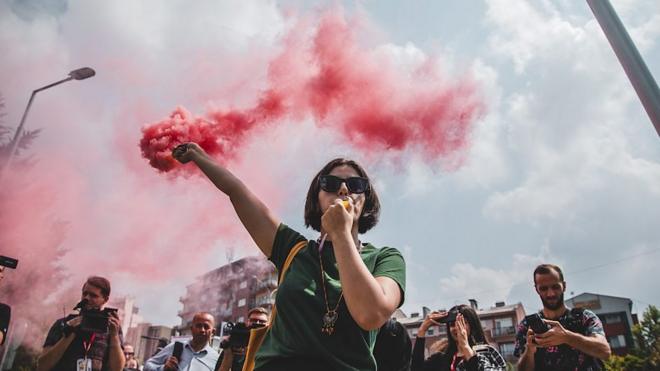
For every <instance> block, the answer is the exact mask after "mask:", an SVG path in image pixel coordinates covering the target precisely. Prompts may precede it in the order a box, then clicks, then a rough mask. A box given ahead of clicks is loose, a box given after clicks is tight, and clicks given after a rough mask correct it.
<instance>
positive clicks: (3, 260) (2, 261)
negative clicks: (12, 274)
mask: <svg viewBox="0 0 660 371" xmlns="http://www.w3.org/2000/svg"><path fill="white" fill-rule="evenodd" d="M0 265H1V266H3V267H7V268H11V269H16V267H17V266H18V259H14V258H10V257H8V256H2V255H0Z"/></svg>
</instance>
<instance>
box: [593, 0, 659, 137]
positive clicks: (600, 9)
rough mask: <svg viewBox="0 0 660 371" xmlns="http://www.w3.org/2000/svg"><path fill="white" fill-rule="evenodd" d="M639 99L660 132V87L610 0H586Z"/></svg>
mask: <svg viewBox="0 0 660 371" xmlns="http://www.w3.org/2000/svg"><path fill="white" fill-rule="evenodd" d="M587 4H589V7H591V11H592V12H593V13H594V16H595V17H596V20H597V21H598V23H599V24H600V27H601V28H602V29H603V32H604V33H605V37H607V40H609V42H610V45H611V46H612V49H613V50H614V53H615V54H616V56H617V58H619V62H620V63H621V66H622V67H623V70H624V71H625V72H626V75H628V79H629V80H630V83H631V84H632V86H633V88H634V89H635V92H636V93H637V96H638V97H639V100H640V101H641V102H642V105H643V106H644V109H645V110H646V113H647V114H648V116H649V118H650V119H651V123H652V124H653V126H654V127H655V130H656V132H657V133H658V135H660V90H658V84H657V83H656V82H655V79H653V75H652V74H651V72H650V71H649V69H648V67H646V63H644V59H643V58H642V56H641V54H639V51H638V50H637V47H635V43H633V41H632V39H631V38H630V35H628V31H626V28H625V27H624V26H623V23H622V22H621V19H619V16H618V15H617V14H616V11H615V10H614V7H612V4H610V2H609V0H587Z"/></svg>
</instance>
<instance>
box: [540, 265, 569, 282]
mask: <svg viewBox="0 0 660 371" xmlns="http://www.w3.org/2000/svg"><path fill="white" fill-rule="evenodd" d="M553 271H555V272H557V274H558V275H559V280H561V282H564V273H563V272H562V271H561V268H559V266H556V265H554V264H540V265H539V266H537V267H536V269H534V275H533V278H534V285H536V275H537V274H552V272H553Z"/></svg>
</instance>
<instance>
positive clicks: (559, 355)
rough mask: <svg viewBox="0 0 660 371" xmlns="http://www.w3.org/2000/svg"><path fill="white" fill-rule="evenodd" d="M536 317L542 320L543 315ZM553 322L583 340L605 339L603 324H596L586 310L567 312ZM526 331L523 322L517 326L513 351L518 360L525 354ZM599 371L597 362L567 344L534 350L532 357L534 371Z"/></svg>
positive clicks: (593, 315)
mask: <svg viewBox="0 0 660 371" xmlns="http://www.w3.org/2000/svg"><path fill="white" fill-rule="evenodd" d="M539 315H540V316H541V318H545V317H543V311H540V312H539ZM557 322H559V323H561V325H562V326H563V327H564V328H565V329H567V330H569V331H571V332H575V333H578V334H581V335H584V336H592V335H594V334H597V335H601V336H605V331H604V330H603V324H602V323H601V322H600V319H599V318H598V316H596V314H594V312H592V311H590V310H588V309H573V310H567V311H566V312H564V314H562V316H561V317H559V319H557ZM528 328H529V325H528V324H527V320H526V319H523V320H522V321H521V322H520V324H519V325H518V330H517V333H516V347H515V350H514V351H513V354H514V355H515V356H516V357H520V356H521V355H522V354H523V353H524V352H525V347H526V346H527V329H528ZM602 369H603V367H602V362H601V361H599V360H598V359H596V358H594V357H592V356H590V355H587V354H585V353H582V352H580V351H579V350H577V349H575V348H572V347H570V346H568V345H567V344H561V345H559V346H554V347H547V348H537V349H536V353H534V370H536V371H545V370H548V371H549V370H553V371H564V370H571V371H574V370H576V371H595V370H602Z"/></svg>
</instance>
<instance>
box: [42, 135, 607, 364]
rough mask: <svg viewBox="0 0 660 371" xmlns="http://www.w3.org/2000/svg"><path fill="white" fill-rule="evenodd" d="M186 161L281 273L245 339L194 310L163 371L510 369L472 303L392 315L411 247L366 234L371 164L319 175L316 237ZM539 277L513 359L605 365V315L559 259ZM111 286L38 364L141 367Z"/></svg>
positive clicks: (220, 170) (96, 283) (95, 288)
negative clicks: (578, 297) (439, 337)
mask: <svg viewBox="0 0 660 371" xmlns="http://www.w3.org/2000/svg"><path fill="white" fill-rule="evenodd" d="M173 157H174V158H175V159H176V160H178V161H180V162H181V163H183V164H186V163H194V164H195V165H196V166H197V167H198V168H199V169H200V170H201V171H202V172H203V173H204V174H205V175H206V176H207V177H208V179H209V180H210V181H211V182H212V183H213V184H214V185H215V186H216V187H217V188H218V189H219V190H220V191H221V192H222V193H224V194H225V195H227V196H228V197H229V199H230V201H231V203H232V205H233V207H234V210H235V212H236V214H237V216H238V218H239V220H240V221H241V223H242V224H243V226H244V227H245V229H246V230H247V232H248V233H249V234H250V236H251V237H252V239H253V240H254V242H255V244H256V245H257V246H258V247H259V249H260V250H261V252H262V253H263V254H264V255H265V256H266V257H267V258H268V259H269V260H270V261H271V262H272V263H273V264H274V265H275V267H276V268H277V271H278V272H279V284H278V289H277V294H276V297H275V306H274V309H273V311H272V312H271V313H269V312H268V311H266V310H264V309H263V308H254V309H253V310H251V311H250V312H249V315H248V320H247V328H248V329H250V338H249V341H248V344H247V346H239V345H236V344H233V345H230V346H228V347H226V348H225V349H224V350H223V351H222V354H218V351H216V349H214V348H213V347H211V346H210V341H211V338H212V337H213V335H214V334H215V333H216V319H215V318H214V317H213V315H211V314H210V313H206V312H200V313H197V314H195V316H194V318H193V320H192V324H191V332H192V338H191V339H190V340H188V341H182V342H177V341H175V342H172V343H170V344H168V345H167V346H165V347H164V348H162V349H161V350H160V351H159V352H158V353H157V354H155V355H153V356H152V357H151V358H150V359H148V360H147V361H146V362H145V364H144V365H143V369H144V370H146V371H156V370H159V371H160V370H165V371H171V370H191V371H193V370H234V371H236V370H260V371H268V370H287V371H295V370H321V371H322V370H376V369H378V370H448V371H461V370H504V369H506V364H505V362H504V360H503V358H502V356H501V355H500V354H499V352H498V350H497V349H496V348H495V347H493V346H491V345H490V344H488V341H487V338H486V336H485V333H484V330H483V328H482V325H481V323H480V321H479V318H478V316H477V313H476V312H475V311H474V310H473V309H472V308H471V307H470V306H467V305H457V306H455V307H453V308H451V309H450V310H449V311H441V312H440V311H438V312H432V313H430V314H429V315H428V316H427V317H426V318H425V320H424V322H423V323H422V325H421V327H420V329H419V331H418V333H417V336H416V338H415V339H414V346H413V341H412V340H413V339H410V338H409V336H408V333H407V332H406V329H405V328H403V326H402V325H401V324H400V323H397V322H396V321H393V320H392V316H393V313H394V311H395V310H396V309H397V308H399V307H400V306H401V305H402V304H403V302H404V299H405V292H406V290H405V288H406V279H405V277H406V275H405V270H406V266H405V262H404V259H403V256H402V254H401V253H400V252H399V251H398V250H397V249H395V248H392V247H376V246H373V245H372V244H370V243H368V242H365V241H362V240H360V235H361V234H363V233H365V232H367V231H368V230H370V229H372V228H374V227H375V226H376V225H377V223H378V219H379V216H380V212H381V205H380V202H379V198H378V195H377V193H376V190H375V188H374V186H373V184H372V182H371V180H370V178H369V176H368V175H367V172H366V171H365V169H363V168H362V167H361V166H360V165H359V164H357V163H356V162H354V161H351V160H347V159H342V158H339V159H335V160H332V161H330V162H329V163H328V164H326V165H325V166H324V167H323V168H321V170H320V171H319V172H318V173H316V174H315V175H314V176H313V177H312V180H311V183H310V186H309V189H308V192H307V194H306V196H305V197H306V202H305V209H304V221H305V225H306V226H307V227H311V228H312V229H313V230H315V231H317V232H318V238H316V239H307V238H305V237H304V236H303V235H302V234H301V233H299V232H298V231H296V230H294V229H292V228H290V227H288V226H287V225H286V224H284V223H282V222H281V221H280V219H279V218H278V217H277V216H276V215H275V214H274V213H273V212H272V211H271V210H270V209H268V207H267V206H266V205H265V204H264V203H263V202H262V201H261V200H260V199H259V198H258V197H257V196H256V195H255V194H254V193H252V192H251V191H250V189H249V188H248V187H247V186H246V185H245V184H244V183H243V182H242V181H241V180H240V179H239V178H237V177H236V176H235V175H234V174H232V173H231V172H230V171H229V170H228V169H227V168H225V167H224V166H222V165H221V164H219V163H218V162H216V161H215V160H213V159H212V158H211V157H210V156H208V155H207V154H206V153H205V152H204V150H203V149H202V148H201V147H200V146H198V145H197V144H195V143H187V144H184V145H181V146H178V147H177V148H175V149H174V150H173ZM533 282H534V287H535V289H536V292H537V293H538V295H539V297H540V299H541V303H542V305H543V309H542V310H541V311H539V313H535V314H534V315H533V316H532V317H529V316H528V317H526V318H525V320H523V321H522V323H520V324H519V326H518V333H517V341H516V348H515V355H516V356H517V357H519V362H518V369H520V370H537V371H541V370H599V369H601V367H602V360H603V359H606V358H608V356H609V355H610V349H609V346H608V343H607V341H606V339H605V336H604V331H603V326H602V324H601V322H600V320H599V319H598V317H597V316H596V315H595V314H594V313H593V312H591V311H589V310H577V309H568V308H566V307H565V305H564V300H563V293H564V291H565V290H566V282H565V280H564V277H563V273H562V271H561V269H560V268H559V267H557V266H555V265H550V264H544V265H540V266H539V267H537V268H536V270H535V271H534V272H533ZM109 296H110V282H109V281H108V280H107V279H105V278H102V277H96V276H93V277H90V278H89V279H88V280H87V281H86V282H85V283H84V285H83V287H82V293H81V302H80V303H79V305H78V306H76V311H75V312H74V313H72V314H71V315H69V316H67V317H65V318H61V319H58V320H57V321H55V323H54V324H53V325H52V326H51V328H50V331H49V332H48V335H47V337H46V341H45V342H44V347H43V351H42V353H41V355H40V357H39V370H43V371H46V370H77V371H101V370H111V371H119V370H122V369H124V368H127V369H137V368H139V367H140V365H138V363H137V361H136V360H135V358H134V356H133V348H132V347H130V346H127V345H126V344H124V343H123V334H122V332H121V323H120V320H119V317H118V316H117V313H116V311H112V310H109V309H108V308H105V304H106V303H107V302H108V299H109ZM431 326H444V327H446V330H447V334H448V338H447V340H446V343H444V344H441V345H442V346H441V347H440V349H438V352H437V353H435V354H433V355H431V356H430V357H428V358H425V354H424V353H425V336H426V333H427V330H428V329H429V328H430V327H431Z"/></svg>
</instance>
